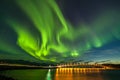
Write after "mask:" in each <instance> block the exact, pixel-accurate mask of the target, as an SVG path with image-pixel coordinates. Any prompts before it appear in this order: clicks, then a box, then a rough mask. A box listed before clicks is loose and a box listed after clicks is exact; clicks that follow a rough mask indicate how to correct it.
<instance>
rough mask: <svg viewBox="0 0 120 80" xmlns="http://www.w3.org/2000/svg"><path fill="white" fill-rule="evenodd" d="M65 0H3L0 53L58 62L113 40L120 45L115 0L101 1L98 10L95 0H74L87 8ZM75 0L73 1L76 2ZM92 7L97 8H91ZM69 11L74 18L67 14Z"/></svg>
mask: <svg viewBox="0 0 120 80" xmlns="http://www.w3.org/2000/svg"><path fill="white" fill-rule="evenodd" d="M67 1H68V0H66V1H64V0H61V1H59V0H12V1H9V0H5V1H3V2H2V3H4V4H2V3H1V4H2V5H1V8H0V9H1V11H2V12H1V14H0V17H1V19H0V20H1V22H0V24H1V25H0V27H1V30H0V52H1V55H4V54H8V55H19V56H20V55H24V54H25V56H31V57H34V58H35V59H37V60H40V61H46V62H47V61H51V62H59V61H62V60H65V59H66V58H68V57H73V58H79V59H80V57H82V56H83V55H84V54H86V52H88V51H91V50H97V49H101V48H103V47H105V46H106V45H109V44H111V45H113V44H116V41H117V43H118V46H117V47H119V46H120V44H119V41H120V10H119V9H120V6H117V5H116V4H117V3H118V2H115V1H114V4H113V5H111V4H108V3H109V2H108V3H106V1H104V2H101V3H104V4H103V5H104V6H103V5H97V6H102V8H101V9H102V10H101V9H99V8H98V7H97V6H95V5H94V4H95V3H96V4H100V3H97V2H94V0H93V2H90V3H89V2H88V3H89V4H85V2H84V1H83V0H81V1H78V0H76V3H77V2H78V4H79V2H81V3H80V4H82V3H84V4H83V5H84V6H88V7H89V6H90V5H93V6H92V7H90V11H89V8H88V7H84V6H80V7H78V9H76V7H75V4H76V3H73V6H71V7H72V8H73V9H76V10H74V11H72V10H73V9H71V7H70V5H71V4H72V0H70V2H71V3H70V2H69V1H68V3H67ZM111 1H113V0H111ZM73 2H75V1H73ZM111 3H112V2H111ZM67 4H68V5H67ZM78 4H76V5H77V6H79V5H78ZM105 5H106V6H107V7H106V6H105ZM115 5H116V6H115ZM93 7H96V8H97V9H96V10H94V9H93ZM116 7H117V8H116ZM86 8H87V9H86ZM66 9H68V11H66ZM70 9H71V12H70V13H69V10H70ZM82 9H83V10H82ZM75 11H76V12H75ZM77 11H78V12H77ZM80 12H81V14H79V13H80ZM68 13H69V14H68ZM76 14H77V15H76ZM88 14H89V15H88ZM71 15H72V17H74V19H70V18H69V16H71ZM78 16H79V17H78ZM75 18H76V19H75ZM112 42H114V43H112ZM115 47H116V46H115ZM115 47H114V48H115ZM96 53H99V52H96ZM90 54H92V53H90ZM95 55H96V56H97V55H98V54H95ZM16 57H18V56H16ZM88 57H89V56H88ZM24 58H27V57H24Z"/></svg>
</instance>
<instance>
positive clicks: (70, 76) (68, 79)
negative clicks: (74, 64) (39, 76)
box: [54, 68, 103, 80]
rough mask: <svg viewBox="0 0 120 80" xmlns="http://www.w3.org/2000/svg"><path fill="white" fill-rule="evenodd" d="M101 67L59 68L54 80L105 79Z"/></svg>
mask: <svg viewBox="0 0 120 80" xmlns="http://www.w3.org/2000/svg"><path fill="white" fill-rule="evenodd" d="M101 71H102V69H99V68H92V69H91V68H58V69H56V73H55V78H54V80H103V79H102V76H101Z"/></svg>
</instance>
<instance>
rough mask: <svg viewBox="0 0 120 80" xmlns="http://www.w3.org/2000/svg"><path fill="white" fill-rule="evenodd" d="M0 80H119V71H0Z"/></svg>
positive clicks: (72, 69)
mask: <svg viewBox="0 0 120 80" xmlns="http://www.w3.org/2000/svg"><path fill="white" fill-rule="evenodd" d="M0 80H120V70H101V69H84V68H82V69H81V68H59V69H26V70H5V71H0Z"/></svg>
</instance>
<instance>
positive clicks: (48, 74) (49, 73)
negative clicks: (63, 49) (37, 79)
mask: <svg viewBox="0 0 120 80" xmlns="http://www.w3.org/2000/svg"><path fill="white" fill-rule="evenodd" d="M46 80H52V79H51V69H49V70H48V73H47V76H46Z"/></svg>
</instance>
